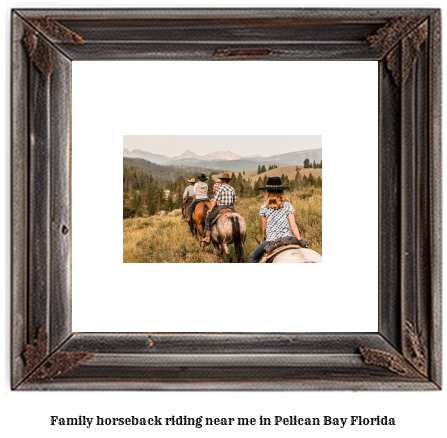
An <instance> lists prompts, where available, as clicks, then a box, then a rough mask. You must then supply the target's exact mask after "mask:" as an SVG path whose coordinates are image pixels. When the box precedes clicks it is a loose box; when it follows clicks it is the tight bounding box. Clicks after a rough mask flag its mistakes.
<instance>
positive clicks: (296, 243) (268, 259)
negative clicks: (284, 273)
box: [259, 236, 309, 263]
mask: <svg viewBox="0 0 447 438" xmlns="http://www.w3.org/2000/svg"><path fill="white" fill-rule="evenodd" d="M308 247H309V245H308V242H307V240H305V239H301V240H298V239H297V238H296V237H292V236H288V237H281V238H279V239H276V240H274V241H272V242H270V243H269V244H268V245H267V246H266V247H265V248H264V251H265V254H264V255H263V256H262V257H261V259H260V260H259V263H272V262H273V259H274V258H275V257H276V256H277V255H278V254H279V253H280V252H283V251H285V250H286V249H291V248H308Z"/></svg>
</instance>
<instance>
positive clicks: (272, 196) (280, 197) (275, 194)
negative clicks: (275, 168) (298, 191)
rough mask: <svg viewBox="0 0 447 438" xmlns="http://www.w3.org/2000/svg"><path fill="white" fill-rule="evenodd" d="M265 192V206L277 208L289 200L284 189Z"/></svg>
mask: <svg viewBox="0 0 447 438" xmlns="http://www.w3.org/2000/svg"><path fill="white" fill-rule="evenodd" d="M266 192H267V193H266V194H265V198H264V202H265V207H266V208H273V209H275V210H279V209H280V208H283V207H284V203H285V202H288V201H289V198H288V197H287V196H286V192H285V191H284V190H281V191H276V190H267V191H266Z"/></svg>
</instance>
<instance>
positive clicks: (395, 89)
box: [11, 9, 442, 390]
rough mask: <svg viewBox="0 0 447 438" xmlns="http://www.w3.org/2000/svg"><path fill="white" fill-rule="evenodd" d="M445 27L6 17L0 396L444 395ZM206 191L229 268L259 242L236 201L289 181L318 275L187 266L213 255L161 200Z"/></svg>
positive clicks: (247, 204)
mask: <svg viewBox="0 0 447 438" xmlns="http://www.w3.org/2000/svg"><path fill="white" fill-rule="evenodd" d="M440 31H441V22H440V11H439V10H436V9H361V10H360V9H358V10H357V9H127V10H126V9H103V10H100V9H91V10H88V9H82V10H81V9H79V10H73V9H66V10H64V9H17V10H14V11H13V13H12V75H11V76H12V321H13V327H12V372H11V387H12V388H13V389H20V390H61V389H62V390H69V389H73V390H437V389H440V388H441V386H442V378H441V377H442V376H441V360H442V354H441V239H440V236H441V101H440V94H441V64H440V53H441V46H440V45H441V37H440ZM198 61H201V62H198ZM205 61H210V62H205ZM272 61H278V62H272ZM279 61H280V62H279ZM305 137H306V138H305ZM311 137H312V138H313V140H317V142H316V143H312V144H313V145H314V146H312V147H306V145H307V144H310V143H306V142H305V141H304V140H306V141H308V142H310V140H311ZM138 139H140V140H141V141H143V143H144V144H143V143H142V144H143V146H141V147H140V146H138V147H134V146H129V145H131V144H132V141H135V140H138ZM288 140H291V141H292V143H291V144H292V145H290V144H289V145H287V141H288ZM176 142H177V143H178V146H176ZM201 142H206V144H207V145H206V147H205V146H203V147H201V146H200V145H201ZM263 142H266V143H263ZM300 142H301V143H300ZM318 142H319V143H318ZM186 144H192V146H191V147H189V146H188V147H186V148H185V151H183V149H182V152H181V151H180V149H179V148H183V146H184V145H186ZM222 144H225V145H229V146H228V147H227V148H223V146H222V147H221V145H222ZM148 145H149V146H148ZM151 145H152V146H151ZM298 145H299V146H298ZM320 145H322V146H320ZM128 146H129V147H128ZM232 146H233V148H232ZM176 148H177V149H176ZM194 148H195V149H194ZM126 149H127V152H126ZM236 149H237V150H236ZM318 149H320V150H322V151H323V154H324V156H325V174H324V175H325V185H324V193H325V195H324V201H322V206H323V207H321V197H322V188H321V185H322V173H321V172H322V166H321V163H322V156H320V155H318V156H317V155H315V156H314V155H312V157H314V158H311V156H309V157H301V158H299V160H301V159H302V160H303V163H302V165H301V161H300V162H298V161H296V160H298V158H297V157H298V155H299V152H300V151H309V150H313V151H314V152H315V150H318ZM123 150H124V152H121V151H123ZM138 151H140V152H138ZM186 151H189V152H188V153H186V155H185V152H186ZM222 151H224V152H225V154H223V155H222V153H221V152H222ZM359 151H361V152H359ZM314 152H313V153H314ZM138 154H140V155H138ZM141 154H143V155H144V154H146V155H145V156H142V155H141ZM147 154H152V155H147ZM154 154H157V156H155V155H154ZM291 154H292V155H291ZM285 155H287V156H285ZM123 156H124V157H125V158H123ZM259 156H261V158H263V159H262V160H261V161H262V162H261V161H259V163H257V162H256V164H255V165H253V164H251V162H253V159H255V160H260V157H259ZM359 156H360V157H361V158H359ZM145 157H146V158H145ZM160 157H161V158H160ZM178 157H182V160H181V161H182V162H181V163H180V166H185V168H186V167H187V166H190V168H188V170H186V171H185V172H184V171H183V170H184V169H183V167H181V169H180V171H178V164H179V163H178V162H175V161H176V160H178ZM266 157H267V158H266ZM264 158H266V160H264ZM306 158H308V162H307V163H306V162H305V160H306ZM274 159H277V161H275V162H273V161H274ZM123 160H124V161H123ZM132 160H133V161H132ZM157 160H162V161H160V162H156V161H157ZM163 160H165V161H163ZM269 160H270V161H272V162H270V161H269ZM309 161H310V162H309ZM203 162H206V164H207V166H205V165H204V164H203ZM236 162H237V163H236ZM147 163H149V164H147ZM163 163H164V164H165V166H164V168H163V169H159V168H158V167H156V166H159V167H160V166H163ZM309 164H311V166H312V170H314V171H315V175H313V176H312V178H313V179H315V184H314V181H313V180H312V179H311V177H310V175H307V173H308V170H307V169H308V165H309ZM168 165H171V166H172V168H169V166H168ZM257 165H258V166H257ZM275 165H276V166H277V167H275ZM148 166H150V170H149V171H147V169H149V167H148ZM262 166H265V167H266V168H265V169H263V168H262ZM143 167H144V169H143ZM249 167H250V168H249ZM251 167H253V168H251ZM304 167H306V168H304ZM282 168H284V169H282ZM286 168H287V169H286ZM289 168H290V169H289ZM123 169H124V170H123ZM145 169H146V170H145ZM278 169H279V170H278ZM214 170H215V171H216V173H215V174H214V173H213V171H214ZM289 170H290V172H291V173H290V175H289V173H287V172H288V171H289ZM123 172H124V173H123ZM145 172H146V173H145ZM157 172H159V173H158V174H157ZM169 172H171V173H170V176H169V178H171V180H169V179H168V178H165V175H167V174H168V173H169ZM188 172H189V173H188ZM269 172H270V173H269ZM275 172H276V173H278V172H281V174H279V173H278V175H276V173H275ZM318 172H320V173H321V175H320V173H318ZM251 173H253V175H252V174H251ZM309 173H310V171H309ZM317 173H318V175H317ZM202 174H203V176H202ZM232 174H234V177H233V175H232ZM239 174H241V175H239ZM292 174H293V175H292ZM303 174H304V175H305V176H306V180H305V182H304V183H303V178H302V177H303ZM297 175H298V176H299V177H300V178H297ZM218 177H220V178H222V179H223V183H224V184H226V183H227V182H228V181H230V182H231V181H233V183H235V184H233V185H231V183H230V186H231V187H232V188H235V190H236V195H238V194H239V198H240V199H238V201H237V202H239V204H238V203H235V204H234V206H235V209H236V213H238V214H241V215H242V217H245V220H246V229H247V230H248V233H247V235H248V237H245V240H244V242H243V243H244V244H245V246H246V247H245V249H244V251H245V253H244V254H242V256H241V259H240V260H239V256H240V255H241V254H239V253H238V250H237V248H236V243H235V244H234V245H235V247H234V248H232V249H231V250H230V252H229V253H227V252H226V250H225V249H224V252H225V255H224V260H229V257H230V256H231V257H233V259H234V260H235V261H244V260H243V259H244V257H243V256H245V261H248V260H247V259H249V258H250V257H251V255H252V253H253V251H254V249H255V248H256V247H257V245H258V244H260V243H261V240H262V228H261V218H260V217H259V212H260V208H261V204H262V202H263V199H262V200H261V197H259V195H258V198H259V199H257V198H256V195H257V192H255V190H258V189H259V188H261V189H262V188H264V189H266V188H267V185H269V186H271V185H277V184H281V186H280V187H289V189H290V187H291V185H293V189H295V188H297V187H298V186H300V185H302V184H304V185H305V187H303V190H301V191H299V190H294V191H293V192H291V193H290V198H291V205H292V207H296V205H298V204H294V202H298V199H312V198H313V199H314V201H313V202H317V201H318V200H317V199H316V198H319V199H320V201H319V202H320V204H319V205H320V207H318V208H320V214H319V216H318V215H317V216H316V218H314V219H312V218H311V219H310V220H309V221H308V222H305V221H304V220H303V221H302V222H300V221H299V220H298V219H299V217H298V218H297V215H295V218H297V224H298V229H300V228H301V230H300V232H301V233H302V234H303V236H301V237H304V238H305V239H306V240H309V248H310V250H314V251H315V252H316V253H317V254H318V255H319V256H321V254H322V241H323V240H322V235H324V243H325V246H324V248H325V250H324V252H325V253H324V256H323V258H324V262H323V263H316V264H313V263H302V262H301V263H300V264H299V265H298V268H296V266H297V265H295V264H290V263H285V264H281V263H276V264H275V266H263V265H262V263H260V264H258V265H254V266H253V265H252V266H247V265H245V264H231V265H229V264H221V263H208V264H206V265H204V264H202V263H197V262H203V261H205V262H209V261H210V260H211V259H212V261H218V260H217V257H218V255H219V254H217V253H216V252H211V251H210V250H209V249H210V248H211V247H210V248H205V250H203V247H201V246H203V245H201V243H200V240H199V239H198V240H197V241H196V240H195V239H196V238H197V235H196V237H193V236H192V235H188V233H189V232H190V231H191V233H192V234H194V229H193V228H191V230H190V228H189V225H188V223H187V221H182V218H181V215H182V214H181V210H182V207H183V206H182V205H180V202H181V200H182V199H180V198H183V197H184V193H185V192H186V191H187V190H186V189H187V187H188V186H187V185H185V181H186V182H188V184H189V182H190V181H191V180H192V179H193V178H194V179H198V180H200V181H201V182H202V183H203V184H204V185H206V181H209V180H210V179H211V178H212V179H213V183H214V178H216V180H217V178H218ZM264 177H265V178H264ZM286 177H287V179H286ZM121 178H122V179H121ZM260 178H261V181H259V179H260ZM262 178H264V179H265V181H263V179H262ZM275 178H277V179H278V181H276V180H275ZM318 178H320V180H319V181H318ZM202 179H203V181H202ZM227 180H228V181H227ZM142 181H143V182H144V184H143V183H142ZM176 181H177V182H176ZM291 181H293V184H291ZM194 182H196V181H194ZM264 182H265V187H260V185H261V184H263V183H264ZM256 184H257V186H256ZM287 184H288V185H287ZM213 187H214V184H213ZM212 189H213V188H212V187H210V186H209V187H207V190H208V192H206V193H205V192H204V193H205V195H209V194H210V193H211V191H212ZM304 189H306V190H304ZM120 190H122V192H121V191H120ZM157 190H159V192H160V196H159V198H155V193H156V191H157ZM198 190H199V189H198ZM217 190H220V188H217ZM270 191H272V190H270ZM273 191H274V190H273ZM181 192H183V193H181ZM182 195H183V196H182ZM157 196H158V195H157ZM219 196H220V195H217V199H220V198H219ZM222 199H223V198H222ZM266 199H267V198H266ZM259 201H260V202H259ZM204 202H208V201H204ZM202 204H203V203H202ZM258 204H259V205H258ZM210 205H213V204H212V202H211V200H210ZM300 208H302V209H303V211H304V207H303V206H301V204H300ZM306 208H307V209H308V211H310V210H309V208H310V207H309V206H308V205H307V206H306ZM318 208H317V207H316V210H318ZM321 208H323V209H324V215H323V217H324V222H323V224H324V227H323V225H322V224H321V221H322V219H321V217H322V215H321ZM238 209H239V211H238ZM295 210H296V208H295ZM261 212H262V210H261ZM177 213H178V214H177ZM205 213H206V212H205ZM224 213H225V214H226V215H229V216H232V215H233V213H232V212H231V211H230V212H228V211H227V212H224ZM309 214H310V213H309ZM126 215H127V216H126ZM169 215H171V216H169ZM184 216H185V219H186V218H187V216H188V214H187V211H186V210H185V215H184ZM223 216H224V215H222V217H221V218H220V219H219V218H218V219H217V222H219V221H220V220H221V219H222V218H223ZM298 216H299V215H298ZM123 217H124V228H123ZM126 221H127V222H126ZM155 222H156V223H155ZM217 222H214V224H216V223H217ZM199 223H200V224H201V223H202V222H199ZM214 226H216V225H214ZM290 226H291V227H292V225H290ZM126 227H127V228H126ZM210 227H211V229H213V228H212V227H213V223H211V225H210ZM241 227H242V226H241ZM242 228H243V227H242ZM242 228H241V229H242ZM315 229H316V230H317V231H315ZM189 230H190V231H189ZM197 230H198V231H199V234H201V233H202V232H203V233H204V235H203V236H202V238H203V239H205V238H206V230H202V229H200V227H196V233H197ZM148 231H150V232H151V233H152V234H150V233H148ZM176 233H177V234H176ZM155 236H162V237H161V238H159V239H158V240H157V239H156V238H155ZM198 237H200V235H199V236H198ZM267 237H268V236H267ZM123 239H124V240H123ZM126 239H127V240H126ZM186 239H189V240H188V242H189V243H188V245H190V248H189V247H187V245H186V244H184V243H183V242H186ZM211 239H213V237H211ZM123 241H124V243H123ZM126 242H130V244H129V245H128V246H127V247H126ZM216 242H217V241H216ZM216 242H214V243H216ZM193 245H194V246H193ZM230 246H231V245H230ZM214 247H215V249H216V248H218V246H217V245H214ZM172 248H175V249H172ZM286 252H287V251H286ZM204 257H206V258H204ZM214 257H216V260H214ZM277 257H278V256H277ZM278 260H279V259H278ZM204 267H205V268H204ZM266 270H270V271H269V272H266ZM334 284H336V285H337V287H336V288H335V289H334V288H333V285H334ZM334 291H336V294H334ZM348 320H349V321H351V322H350V324H351V325H348V324H347V323H346V321H348Z"/></svg>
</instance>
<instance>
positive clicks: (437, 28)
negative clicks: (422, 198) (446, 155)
mask: <svg viewBox="0 0 447 438" xmlns="http://www.w3.org/2000/svg"><path fill="white" fill-rule="evenodd" d="M429 43H430V52H429V56H430V71H429V75H430V80H429V83H430V92H429V99H430V108H429V111H430V117H429V123H430V126H429V140H430V155H431V156H430V218H431V221H430V222H431V223H430V231H431V236H430V247H431V256H430V262H431V301H432V306H433V307H432V309H431V316H432V323H431V336H430V351H431V357H430V374H431V379H432V381H433V382H434V383H436V384H437V385H438V386H439V387H441V385H442V299H441V292H442V239H441V236H442V134H441V130H442V111H441V103H442V98H441V93H442V80H441V71H442V59H441V53H442V52H441V10H437V11H436V12H434V13H433V14H432V15H431V16H430V34H429Z"/></svg>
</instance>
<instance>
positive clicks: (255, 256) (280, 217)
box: [250, 176, 301, 263]
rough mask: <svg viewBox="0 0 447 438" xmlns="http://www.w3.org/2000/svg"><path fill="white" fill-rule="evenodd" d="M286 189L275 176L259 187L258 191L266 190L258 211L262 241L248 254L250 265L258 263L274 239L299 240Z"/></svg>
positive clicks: (292, 209)
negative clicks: (290, 238) (262, 233)
mask: <svg viewBox="0 0 447 438" xmlns="http://www.w3.org/2000/svg"><path fill="white" fill-rule="evenodd" d="M287 189H289V187H285V186H283V185H282V182H281V178H279V177H277V176H275V177H271V178H269V179H268V180H267V184H266V185H265V187H259V190H266V194H265V198H264V203H263V204H262V206H261V210H260V211H259V214H260V216H261V217H262V230H263V232H264V241H263V242H261V243H260V244H259V246H258V247H257V248H256V249H255V250H254V251H253V252H252V253H251V254H250V263H259V260H260V259H261V257H262V255H263V254H264V248H265V247H266V246H267V245H268V244H269V243H270V242H272V241H274V240H276V239H279V238H281V237H288V236H290V237H293V236H295V237H296V238H297V239H298V240H300V239H301V237H300V232H299V231H298V227H297V225H296V222H295V217H294V216H293V212H294V211H295V210H294V208H293V207H292V204H290V202H289V199H288V198H287V196H286V194H285V190H287Z"/></svg>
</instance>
